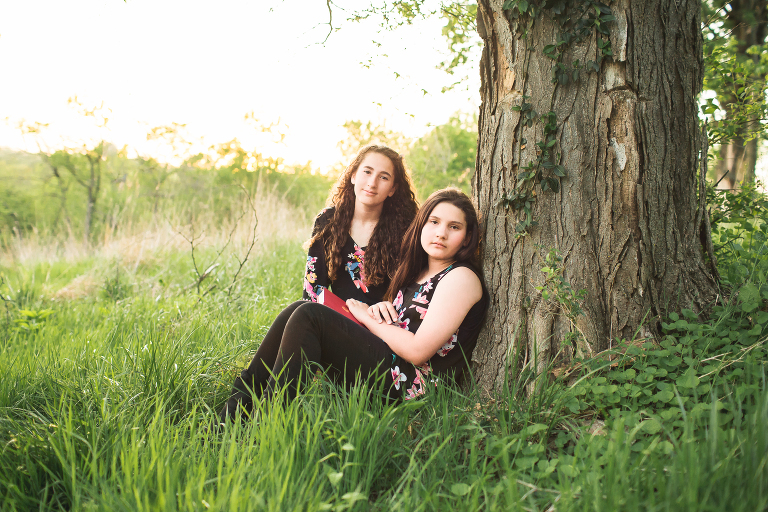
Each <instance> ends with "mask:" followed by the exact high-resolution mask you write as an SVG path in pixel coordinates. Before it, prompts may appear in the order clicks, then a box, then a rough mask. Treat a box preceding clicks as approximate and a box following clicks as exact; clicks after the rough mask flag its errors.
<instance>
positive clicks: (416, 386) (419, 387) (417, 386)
mask: <svg viewBox="0 0 768 512" xmlns="http://www.w3.org/2000/svg"><path fill="white" fill-rule="evenodd" d="M421 370H423V371H424V375H426V374H428V373H429V372H430V370H431V368H430V367H429V363H424V364H423V365H421V366H419V367H417V368H416V378H415V379H413V386H411V387H410V388H409V389H408V390H407V393H408V396H406V397H405V399H406V400H412V399H414V398H416V397H418V396H421V395H423V394H424V392H425V390H424V377H423V375H422V374H421Z"/></svg>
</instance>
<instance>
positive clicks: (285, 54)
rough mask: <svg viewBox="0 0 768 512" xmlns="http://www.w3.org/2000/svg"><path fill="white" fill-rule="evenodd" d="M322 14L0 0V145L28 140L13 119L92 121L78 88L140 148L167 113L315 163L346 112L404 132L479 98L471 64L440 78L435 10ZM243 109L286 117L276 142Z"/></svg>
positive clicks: (294, 7)
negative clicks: (394, 24) (399, 22)
mask: <svg viewBox="0 0 768 512" xmlns="http://www.w3.org/2000/svg"><path fill="white" fill-rule="evenodd" d="M336 3H338V4H339V5H341V6H342V7H344V6H345V5H356V6H357V7H358V8H359V7H360V6H362V5H364V4H363V3H362V2H359V1H358V2H354V0H348V1H340V2H336ZM327 21H328V10H327V7H326V2H325V1H324V0H290V1H280V0H219V1H217V2H212V1H210V0H206V1H202V0H128V1H127V2H123V1H121V0H67V1H61V0H18V1H11V0H6V1H3V2H0V63H1V65H2V68H1V69H2V76H3V78H2V80H0V121H1V120H2V119H3V118H6V117H7V118H8V119H7V122H5V123H0V146H4V147H11V148H25V147H26V149H28V150H30V151H34V150H36V147H35V144H34V140H33V139H31V138H29V137H27V139H26V140H25V139H24V138H22V136H21V135H20V133H19V130H18V129H17V128H15V125H16V123H17V122H18V121H20V120H22V119H23V120H26V121H27V122H33V121H39V122H42V123H49V124H50V128H48V129H47V130H46V132H45V135H44V137H43V139H44V141H45V143H46V144H48V145H50V146H60V145H62V144H69V145H77V144H82V143H83V142H84V141H85V140H86V139H87V138H88V137H95V136H100V135H102V134H100V133H96V132H95V131H94V130H95V129H94V128H92V126H93V124H94V123H93V120H86V119H84V118H82V116H80V115H79V114H77V113H76V112H75V110H74V109H73V108H72V107H71V106H69V105H68V104H67V99H68V98H69V97H71V96H75V95H77V96H78V98H79V99H80V101H82V102H83V104H84V105H86V106H96V105H99V104H100V103H101V102H103V103H104V106H105V107H106V108H108V109H110V110H111V113H110V114H109V118H110V120H109V123H108V129H109V132H108V133H107V134H105V135H104V138H105V139H107V140H111V141H112V142H114V143H115V144H117V145H120V146H121V145H123V144H128V146H129V147H131V148H136V149H137V150H138V151H140V152H142V153H143V154H151V153H153V152H157V151H158V149H157V147H156V146H153V145H149V144H148V143H147V142H146V133H147V132H148V131H149V129H150V128H151V127H153V126H159V125H167V124H170V123H172V122H176V123H186V124H187V128H188V131H189V133H190V134H191V135H193V136H195V137H204V141H205V143H206V144H213V143H218V142H225V141H228V140H230V139H232V138H234V137H237V138H238V139H240V141H241V142H242V143H243V145H244V146H245V147H246V148H257V149H259V150H261V151H263V152H264V153H265V154H269V155H273V156H282V157H284V158H285V159H286V160H287V161H288V162H289V163H292V162H300V163H304V162H307V161H309V160H311V161H312V162H313V165H314V166H317V167H325V166H328V165H330V164H333V163H334V162H335V161H337V160H338V158H339V153H338V150H337V149H336V144H337V142H338V141H339V140H341V139H342V138H344V137H345V135H346V132H345V130H344V129H343V128H342V124H343V123H344V121H345V120H348V119H362V120H373V121H376V122H379V123H381V122H383V121H386V124H387V127H388V128H390V129H396V130H399V131H402V132H404V133H405V134H406V135H409V136H412V137H413V136H420V135H422V134H423V133H425V132H426V131H427V130H428V126H429V125H430V124H432V125H435V124H441V123H444V122H445V121H447V119H448V117H449V116H450V115H451V114H452V113H453V112H455V111H457V110H461V111H464V112H472V111H475V110H476V109H477V106H478V104H479V95H478V93H477V90H478V87H479V78H478V77H477V76H476V75H477V73H473V74H472V75H473V76H471V79H472V80H473V83H471V84H469V86H468V89H469V90H467V88H463V89H458V90H456V91H454V92H450V93H446V94H442V93H441V92H440V90H441V88H442V87H443V86H444V85H447V84H449V83H451V79H450V78H451V77H449V76H448V75H446V74H445V73H444V72H443V71H440V70H437V69H435V65H436V64H437V63H438V62H440V61H442V60H445V55H444V54H443V53H442V52H444V50H445V48H446V43H445V41H444V40H443V38H442V36H441V33H440V29H441V25H442V21H441V20H439V19H434V20H429V21H426V22H421V23H419V24H418V25H417V26H414V27H405V28H401V29H398V30H396V31H395V32H381V33H379V26H378V23H379V21H380V20H379V19H376V20H370V21H366V22H364V23H352V22H347V21H346V16H345V13H344V12H343V11H341V10H335V11H334V21H338V22H339V24H340V25H341V27H342V28H341V30H340V31H337V32H334V33H333V34H332V35H331V37H330V38H329V39H328V41H327V42H326V43H325V44H322V41H323V40H324V39H325V37H326V35H327V33H328V26H327V25H324V23H326V22H327ZM373 41H376V42H377V43H380V44H381V46H380V47H377V46H376V44H375V43H374V42H373ZM370 59H372V60H371V61H370V64H371V65H370V67H369V68H366V67H365V66H363V65H362V64H361V63H368V62H369V60H370ZM396 73H399V74H400V77H399V78H398V77H397V76H396ZM422 89H425V90H426V91H427V94H426V95H425V94H424V92H423V91H422ZM251 111H253V112H254V115H255V117H257V118H258V119H259V120H260V121H261V122H262V123H264V124H269V123H271V122H277V121H278V119H279V120H280V123H281V124H283V125H287V126H288V127H289V128H288V130H287V136H286V138H285V141H284V144H281V145H279V146H276V145H274V144H273V143H271V142H270V141H269V140H267V139H266V138H265V136H264V135H263V134H262V135H258V134H257V132H256V130H254V128H253V126H252V125H249V124H248V123H246V122H245V121H244V115H245V114H246V113H247V112H251ZM154 156H162V155H154Z"/></svg>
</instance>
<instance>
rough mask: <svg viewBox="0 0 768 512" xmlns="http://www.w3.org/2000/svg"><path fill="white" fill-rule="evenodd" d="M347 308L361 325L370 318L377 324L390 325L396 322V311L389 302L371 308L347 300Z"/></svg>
mask: <svg viewBox="0 0 768 512" xmlns="http://www.w3.org/2000/svg"><path fill="white" fill-rule="evenodd" d="M347 307H348V308H349V311H350V312H351V313H352V315H354V317H355V318H357V320H358V321H359V322H361V323H365V322H364V320H365V319H367V318H372V319H373V320H375V321H376V322H378V323H384V322H386V323H388V324H392V323H394V322H396V321H397V310H395V306H393V305H392V303H391V302H389V301H383V302H379V303H377V304H374V305H373V306H368V304H366V303H364V302H360V301H359V300H355V299H347Z"/></svg>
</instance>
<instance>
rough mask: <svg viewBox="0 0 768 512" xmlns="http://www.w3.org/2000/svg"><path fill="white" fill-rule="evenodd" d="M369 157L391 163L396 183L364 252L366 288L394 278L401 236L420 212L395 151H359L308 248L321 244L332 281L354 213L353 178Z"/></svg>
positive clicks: (374, 147) (380, 148)
mask: <svg viewBox="0 0 768 512" xmlns="http://www.w3.org/2000/svg"><path fill="white" fill-rule="evenodd" d="M368 153H378V154H380V155H383V156H385V157H387V158H388V159H389V160H390V161H391V162H392V167H393V168H394V181H395V183H394V185H395V193H394V194H393V195H392V197H388V198H387V199H386V200H385V201H384V206H383V208H382V210H381V217H379V222H378V223H377V224H376V227H375V228H374V230H373V233H372V234H371V239H370V240H369V242H368V246H367V248H366V250H365V282H366V284H367V285H372V286H376V285H378V284H381V283H383V282H384V281H385V280H386V279H391V278H392V276H394V274H395V271H396V270H397V264H398V260H397V256H398V252H399V248H400V243H401V242H402V239H403V234H404V233H405V230H406V229H408V226H409V225H410V223H411V221H412V220H413V218H414V217H415V216H416V212H417V211H418V208H419V207H418V204H417V203H416V193H415V192H414V190H413V185H412V183H411V178H410V177H409V175H408V172H407V171H406V170H405V163H404V162H403V157H402V156H400V154H399V153H398V152H397V151H395V150H393V149H391V148H388V147H387V146H377V145H369V146H365V147H364V148H363V149H361V150H360V152H359V153H358V154H357V156H356V157H355V159H354V160H353V161H352V163H351V164H349V166H348V167H347V169H346V170H345V171H344V172H343V173H342V174H341V176H339V179H338V181H337V182H336V185H335V186H334V188H333V190H332V191H331V195H330V197H329V198H328V206H333V207H335V208H334V211H333V216H332V217H331V218H330V219H329V222H328V223H326V224H325V226H324V227H323V228H322V229H320V230H319V231H318V232H317V233H315V234H314V236H313V237H312V238H311V240H310V241H309V244H308V245H312V244H313V243H315V241H317V240H323V241H324V243H323V247H324V249H325V261H326V264H327V265H328V278H329V279H330V280H331V281H334V280H335V279H336V274H337V272H338V271H339V268H340V267H341V260H342V254H341V249H342V247H343V246H344V243H345V242H346V240H347V237H348V236H349V228H350V226H351V224H352V217H353V216H354V213H355V188H354V185H352V176H354V175H355V173H356V172H357V169H358V167H360V164H361V163H362V162H363V159H364V158H365V156H366V155H367V154H368Z"/></svg>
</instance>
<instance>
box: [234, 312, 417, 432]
mask: <svg viewBox="0 0 768 512" xmlns="http://www.w3.org/2000/svg"><path fill="white" fill-rule="evenodd" d="M395 364H398V365H400V366H403V360H402V359H400V358H399V357H397V356H396V355H395V354H394V353H393V352H392V351H391V350H390V348H389V346H388V345H387V344H386V343H384V341H383V340H382V339H381V338H379V337H378V336H376V335H374V334H373V333H371V332H370V331H369V330H368V329H366V328H365V327H362V326H361V325H358V324H356V323H354V322H353V321H351V320H349V319H348V318H346V317H344V316H343V315H341V314H339V313H337V312H336V311H333V310H332V309H330V308H328V307H326V306H323V305H322V304H315V303H313V302H307V301H303V300H302V301H298V302H294V303H293V304H291V305H290V306H288V307H287V308H285V309H284V310H283V311H282V312H281V313H280V314H279V315H277V318H275V321H274V322H273V323H272V326H271V327H270V328H269V331H268V332H267V335H266V336H265V337H264V340H263V341H262V342H261V345H259V348H258V350H257V351H256V355H255V356H253V360H252V361H251V364H250V365H249V366H248V368H246V369H245V370H243V371H242V373H241V374H240V377H238V378H237V379H235V383H234V386H233V389H232V395H231V397H230V398H229V400H228V401H227V403H226V404H225V405H224V408H223V409H222V411H221V414H220V418H221V420H222V421H225V420H226V418H227V416H230V415H233V414H235V413H236V411H237V409H238V407H242V408H243V409H245V410H246V411H250V410H251V408H252V406H253V398H254V397H256V398H257V399H260V398H261V397H262V396H265V395H268V394H269V393H271V392H272V390H274V389H277V388H280V387H282V386H287V392H288V397H289V399H292V398H293V397H295V395H296V386H297V385H298V379H299V376H300V375H301V374H302V372H303V373H304V374H305V375H306V374H312V371H313V370H314V369H317V368H322V369H324V370H326V371H327V374H328V375H330V376H331V377H332V378H333V379H335V380H337V381H341V380H343V381H345V382H347V383H351V382H354V380H355V378H356V377H357V375H358V374H360V375H361V376H362V377H363V378H368V379H370V380H371V381H375V380H376V379H377V378H383V379H385V380H384V382H385V384H386V388H385V389H386V391H387V392H388V393H389V392H392V393H394V392H395V389H394V387H393V386H392V385H391V384H392V378H391V376H390V368H391V367H393V366H394V365H395ZM307 365H309V367H310V368H309V369H307ZM265 398H266V396H265ZM392 398H396V396H395V395H393V396H392Z"/></svg>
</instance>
